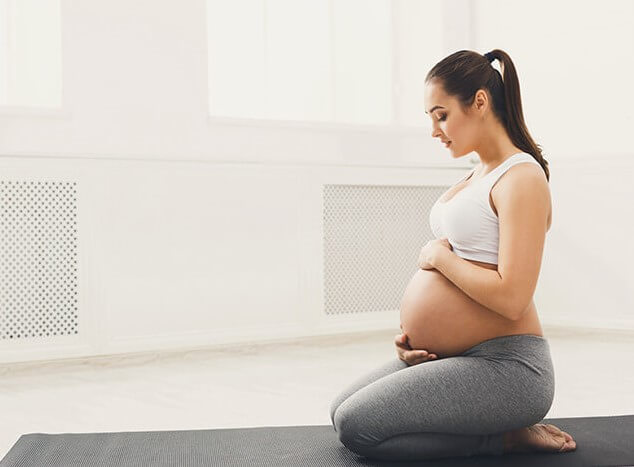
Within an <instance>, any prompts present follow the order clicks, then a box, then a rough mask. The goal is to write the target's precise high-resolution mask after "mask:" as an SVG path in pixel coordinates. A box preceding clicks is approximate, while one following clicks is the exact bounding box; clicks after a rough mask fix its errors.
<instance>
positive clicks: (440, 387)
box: [330, 49, 576, 460]
mask: <svg viewBox="0 0 634 467" xmlns="http://www.w3.org/2000/svg"><path fill="white" fill-rule="evenodd" d="M495 59H497V60H499V63H500V69H501V70H502V73H500V72H499V71H498V70H496V69H495V68H494V67H493V66H492V64H491V62H492V61H493V60H495ZM425 109H426V110H425V113H427V114H429V116H430V117H431V119H432V129H433V130H432V137H438V138H439V139H440V140H441V141H442V142H443V143H444V144H445V147H447V148H448V149H449V151H450V153H451V155H452V157H454V158H456V157H462V156H464V155H466V154H469V153H471V152H477V153H478V155H479V157H480V163H479V164H478V166H476V167H475V169H474V170H473V171H472V172H471V173H469V174H468V176H467V177H465V178H464V179H463V180H460V181H459V182H458V183H457V184H455V185H454V186H453V187H451V188H450V189H449V190H448V191H447V192H446V193H444V194H443V195H442V196H441V197H440V198H439V199H438V200H437V201H436V204H435V205H434V206H433V208H432V210H431V212H430V224H431V227H432V231H433V233H434V235H435V236H436V239H434V240H432V241H430V242H428V243H427V244H426V245H425V246H424V247H423V248H422V250H421V252H420V256H419V262H418V266H419V269H418V270H417V271H416V273H415V274H414V276H413V277H412V278H411V280H410V282H409V284H408V285H407V287H406V289H405V293H404V295H403V298H402V301H401V307H400V308H401V309H400V313H401V315H400V317H401V330H402V331H403V334H401V335H398V336H396V339H395V344H396V350H397V354H398V357H399V358H394V359H393V360H390V361H388V362H386V363H385V364H384V365H382V366H380V367H379V368H377V369H376V370H374V371H372V372H371V373H369V374H367V375H364V376H363V377H361V378H359V379H358V380H357V381H355V382H354V383H353V384H352V385H351V386H350V387H349V388H347V389H346V390H345V391H343V393H341V394H340V395H339V396H338V397H337V398H336V399H335V400H334V401H333V403H332V406H331V411H330V416H331V420H332V423H333V426H334V428H335V430H336V431H337V433H338V436H339V439H340V441H341V442H342V443H343V444H344V445H345V446H346V447H347V448H348V449H350V450H352V451H353V452H355V453H357V454H359V455H362V456H366V457H370V458H376V459H385V460H424V459H430V458H439V457H452V456H471V455H482V454H489V455H502V454H504V453H507V452H529V451H558V452H565V451H571V450H574V449H575V448H576V443H575V441H574V440H573V439H572V437H571V436H570V435H569V434H568V433H566V432H564V431H561V430H560V429H559V428H557V427H555V426H554V425H546V424H540V423H537V422H539V421H540V420H542V419H543V417H544V416H545V415H546V413H547V412H548V410H549V409H550V407H551V405H552V401H553V397H554V373H553V365H552V360H551V357H550V348H549V345H548V341H547V340H546V339H545V338H544V337H543V332H542V328H541V325H540V322H539V317H538V315H537V309H536V307H535V303H534V302H533V298H532V297H533V293H534V291H535V288H536V285H537V281H538V276H539V270H540V266H541V260H542V253H543V249H544V243H545V237H546V232H547V231H548V229H549V228H550V223H551V218H552V212H551V200H550V190H549V187H548V182H549V179H550V173H549V170H548V162H547V161H546V160H545V159H544V158H543V157H542V154H541V149H540V148H539V146H538V145H537V144H536V143H535V142H534V141H533V139H532V137H531V136H530V134H529V132H528V130H527V128H526V125H525V123H524V117H523V112H522V105H521V99H520V90H519V81H518V77H517V74H516V70H515V66H514V65H513V62H512V61H511V59H510V57H509V56H508V54H507V53H505V52H504V51H503V50H500V49H495V50H493V51H491V52H489V53H487V54H485V55H481V54H479V53H476V52H473V51H468V50H462V51H459V52H456V53H454V54H452V55H450V56H448V57H446V58H445V59H443V60H442V61H440V62H439V63H438V64H436V65H435V66H434V67H433V68H432V69H431V70H430V71H429V73H428V74H427V77H426V79H425Z"/></svg>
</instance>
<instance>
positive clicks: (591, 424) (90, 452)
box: [0, 415, 634, 467]
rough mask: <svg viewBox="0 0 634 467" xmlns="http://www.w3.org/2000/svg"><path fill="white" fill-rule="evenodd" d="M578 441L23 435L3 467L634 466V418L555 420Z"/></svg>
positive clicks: (321, 432) (313, 430) (240, 433)
mask: <svg viewBox="0 0 634 467" xmlns="http://www.w3.org/2000/svg"><path fill="white" fill-rule="evenodd" d="M543 423H552V424H554V425H557V426H558V427H560V428H561V429H562V430H564V431H567V432H569V433H570V434H571V435H572V436H573V437H574V438H575V440H576V441H577V450H576V451H573V452H568V453H563V454H554V453H529V454H507V455H504V456H501V457H495V456H475V457H462V458H459V457H454V458H446V459H434V460H429V461H425V462H388V461H375V460H371V459H368V458H366V457H362V456H358V455H356V454H354V453H352V452H351V451H349V450H348V449H347V448H345V447H344V446H343V445H342V444H341V443H340V442H339V440H338V438H337V433H336V432H335V431H334V429H333V427H332V426H330V425H318V426H284V427H260V428H238V429H226V428H225V429H217V430H189V431H145V432H143V431H139V432H121V433H65V434H43V433H31V434H27V435H22V436H20V438H19V439H18V441H17V442H16V443H15V445H14V446H13V447H12V448H11V450H10V451H9V453H8V454H7V455H6V456H5V457H4V459H3V460H2V461H1V462H0V467H31V466H37V467H58V466H59V467H61V466H63V467H80V466H81V467H93V466H94V467H97V466H99V467H106V466H108V467H110V466H112V467H115V466H116V467H128V466H129V467H132V466H134V467H163V466H183V467H193V466H223V467H233V466H235V467H251V466H263V467H264V466H266V467H277V466H288V467H304V466H306V467H308V466H315V467H335V466H359V465H362V466H372V467H387V466H410V465H411V466H414V465H418V466H427V465H433V466H439V467H442V466H451V467H459V466H476V465H477V466H513V467H516V466H517V467H523V466H539V467H548V466H558V467H562V466H564V467H565V466H570V467H572V466H574V467H581V466H608V465H609V466H632V465H634V415H625V416H616V417H587V418H554V419H545V420H544V421H543Z"/></svg>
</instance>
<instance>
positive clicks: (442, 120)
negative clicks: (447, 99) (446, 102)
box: [438, 115, 447, 122]
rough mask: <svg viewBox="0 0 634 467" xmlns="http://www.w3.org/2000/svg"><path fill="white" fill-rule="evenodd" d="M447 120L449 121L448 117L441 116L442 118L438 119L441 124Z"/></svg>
mask: <svg viewBox="0 0 634 467" xmlns="http://www.w3.org/2000/svg"><path fill="white" fill-rule="evenodd" d="M445 120H447V116H446V115H441V116H440V117H438V121H439V122H444V121H445Z"/></svg>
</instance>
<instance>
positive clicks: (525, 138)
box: [425, 49, 550, 181]
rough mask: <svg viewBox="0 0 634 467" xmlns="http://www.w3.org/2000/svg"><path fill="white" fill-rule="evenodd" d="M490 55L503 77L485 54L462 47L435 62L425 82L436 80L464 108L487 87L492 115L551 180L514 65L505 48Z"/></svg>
mask: <svg viewBox="0 0 634 467" xmlns="http://www.w3.org/2000/svg"><path fill="white" fill-rule="evenodd" d="M488 55H490V56H492V57H495V58H497V59H498V60H499V61H500V69H501V70H502V71H503V73H504V77H502V75H501V74H500V72H499V71H498V70H496V69H495V68H493V66H492V65H491V63H490V62H489V60H488V59H487V58H486V57H485V56H484V55H481V54H479V53H477V52H473V51H472V50H460V51H458V52H455V53H453V54H451V55H449V56H448V57H445V58H444V59H442V60H441V61H440V62H438V63H437V64H436V65H434V67H433V68H432V69H431V70H429V73H427V77H426V78H425V83H429V82H431V81H432V80H437V81H438V82H439V83H440V84H441V85H442V86H443V88H444V90H445V92H446V93H447V94H449V95H450V96H455V97H456V98H457V99H458V101H459V102H460V105H461V106H462V109H463V111H466V110H467V108H468V107H469V106H471V104H473V101H474V99H475V93H476V91H478V89H487V90H488V91H489V95H490V98H491V101H492V108H493V114H494V115H495V116H496V117H497V119H498V120H499V121H500V122H501V123H502V125H503V126H504V128H505V129H506V132H507V133H508V135H509V137H510V139H511V141H512V142H513V144H515V146H517V147H518V148H520V149H521V150H522V151H524V152H526V153H528V154H530V155H531V156H533V157H534V158H535V160H536V161H537V162H539V164H540V165H541V166H542V169H544V172H545V173H546V180H548V181H550V171H549V170H548V161H547V160H546V159H544V157H543V156H542V149H541V146H539V145H538V144H536V143H535V141H534V140H533V138H532V137H531V135H530V133H529V132H528V128H526V123H525V122H524V115H523V112H522V100H521V97H520V83H519V80H518V77H517V72H516V71H515V65H513V61H512V60H511V57H509V55H508V54H507V53H506V52H504V51H503V50H500V49H494V50H492V51H491V52H489V54H488Z"/></svg>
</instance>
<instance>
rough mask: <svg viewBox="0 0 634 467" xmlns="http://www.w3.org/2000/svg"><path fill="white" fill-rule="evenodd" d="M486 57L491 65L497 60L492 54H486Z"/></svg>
mask: <svg viewBox="0 0 634 467" xmlns="http://www.w3.org/2000/svg"><path fill="white" fill-rule="evenodd" d="M484 57H485V58H486V59H487V60H488V61H489V63H491V62H492V61H493V60H495V57H494V56H493V54H492V53H491V52H487V53H485V54H484Z"/></svg>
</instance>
